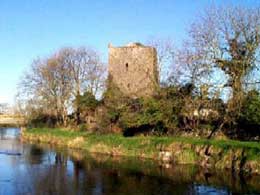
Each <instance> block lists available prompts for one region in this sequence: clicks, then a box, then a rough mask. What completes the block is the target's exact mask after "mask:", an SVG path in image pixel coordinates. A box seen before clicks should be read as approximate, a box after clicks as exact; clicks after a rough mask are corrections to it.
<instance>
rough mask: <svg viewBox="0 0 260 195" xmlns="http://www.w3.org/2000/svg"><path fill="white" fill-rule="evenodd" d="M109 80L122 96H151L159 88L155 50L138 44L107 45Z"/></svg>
mask: <svg viewBox="0 0 260 195" xmlns="http://www.w3.org/2000/svg"><path fill="white" fill-rule="evenodd" d="M109 78H110V79H111V81H112V82H113V84H115V85H116V86H117V87H118V88H119V89H120V91H121V92H123V94H124V95H127V96H129V97H144V96H151V95H152V94H154V93H155V92H156V89H157V88H158V86H159V84H158V83H159V82H158V71H157V53H156V49H155V48H153V47H147V46H144V45H142V44H140V43H131V44H128V45H127V46H124V47H113V46H111V45H109Z"/></svg>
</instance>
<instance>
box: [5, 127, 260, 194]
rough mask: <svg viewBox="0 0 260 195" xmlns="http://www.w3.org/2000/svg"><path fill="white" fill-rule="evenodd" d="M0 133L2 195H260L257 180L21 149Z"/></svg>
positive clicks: (9, 132)
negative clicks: (236, 194)
mask: <svg viewBox="0 0 260 195" xmlns="http://www.w3.org/2000/svg"><path fill="white" fill-rule="evenodd" d="M19 134H20V130H19V129H18V128H0V171H1V172H0V195H9V194H10V195H12V194H62V195H66V194H93V195H101V194H111V195H112V194H113V195H117V194H118V195H128V194H129V195H130V194H133V195H139V194H145V195H150V194H154V195H162V194H163V195H166V194H233V193H247V194H257V193H260V186H259V185H260V178H259V177H252V176H248V177H246V178H245V177H243V176H237V175H233V174H229V173H227V171H224V172H219V171H213V172H212V171H211V172H209V171H206V170H200V168H198V167H195V166H173V167H168V166H167V165H159V164H158V163H155V162H153V161H149V160H141V159H133V158H132V159H131V158H119V157H110V156H103V155H97V154H96V155H94V154H85V155H83V154H82V153H83V152H81V151H75V150H66V149H61V148H53V147H50V146H48V145H39V144H32V143H31V144H28V143H23V142H22V141H20V139H19Z"/></svg>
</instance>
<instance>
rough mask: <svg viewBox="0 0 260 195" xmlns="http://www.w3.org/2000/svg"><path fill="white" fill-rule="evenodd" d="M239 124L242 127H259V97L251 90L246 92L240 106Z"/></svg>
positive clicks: (257, 93)
mask: <svg viewBox="0 0 260 195" xmlns="http://www.w3.org/2000/svg"><path fill="white" fill-rule="evenodd" d="M239 121H240V123H241V124H243V125H256V126H260V95H259V92H257V91H255V90H253V91H250V92H248V94H247V96H246V98H245V100H244V102H243V106H242V111H241V114H240V119H239Z"/></svg>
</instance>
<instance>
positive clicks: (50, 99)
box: [19, 48, 105, 125]
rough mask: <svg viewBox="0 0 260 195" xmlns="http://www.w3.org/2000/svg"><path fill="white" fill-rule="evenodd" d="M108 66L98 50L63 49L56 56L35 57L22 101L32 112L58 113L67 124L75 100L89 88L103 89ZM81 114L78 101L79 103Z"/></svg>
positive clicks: (22, 87) (22, 88)
mask: <svg viewBox="0 0 260 195" xmlns="http://www.w3.org/2000/svg"><path fill="white" fill-rule="evenodd" d="M104 80H105V66H104V64H102V63H101V60H100V57H99V55H98V53H97V52H96V51H95V50H92V49H86V48H78V49H73V48H63V49H61V50H59V51H58V52H57V53H55V54H54V55H52V56H50V57H48V58H43V59H37V60H34V62H33V63H32V65H31V68H30V70H29V71H28V72H27V73H25V74H24V77H23V79H22V80H21V82H20V85H19V86H20V90H19V91H20V94H19V97H20V98H19V99H20V101H19V102H23V106H20V107H23V108H25V107H26V108H27V111H29V112H30V113H27V115H31V113H32V112H34V113H35V112H39V113H42V114H46V115H50V116H55V117H56V119H58V120H59V121H61V123H62V124H63V125H66V124H67V115H68V110H69V109H70V108H71V106H72V102H73V101H74V100H75V99H77V97H78V96H80V95H82V94H83V93H84V92H85V91H88V92H90V93H92V94H94V95H98V93H101V92H102V87H103V86H104V85H103V82H104ZM76 111H77V116H78V117H79V109H78V104H76Z"/></svg>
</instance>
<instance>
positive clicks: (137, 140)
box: [26, 128, 260, 150]
mask: <svg viewBox="0 0 260 195" xmlns="http://www.w3.org/2000/svg"><path fill="white" fill-rule="evenodd" d="M26 132H27V133H30V134H36V135H51V136H55V137H63V138H71V139H73V138H76V137H79V136H82V137H84V138H86V139H87V141H88V143H89V144H94V143H103V144H106V145H108V146H119V145H121V146H123V147H124V148H126V149H140V148H144V149H148V148H157V147H159V146H168V145H170V144H171V143H173V142H181V143H188V144H193V145H213V146H217V147H220V148H224V149H227V148H244V149H255V150H260V143H259V142H244V141H236V140H208V139H201V138H187V137H170V136H160V137H157V136H136V137H123V136H122V135H120V134H94V133H88V132H78V131H69V130H64V129H49V128H34V129H28V130H27V131H26Z"/></svg>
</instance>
